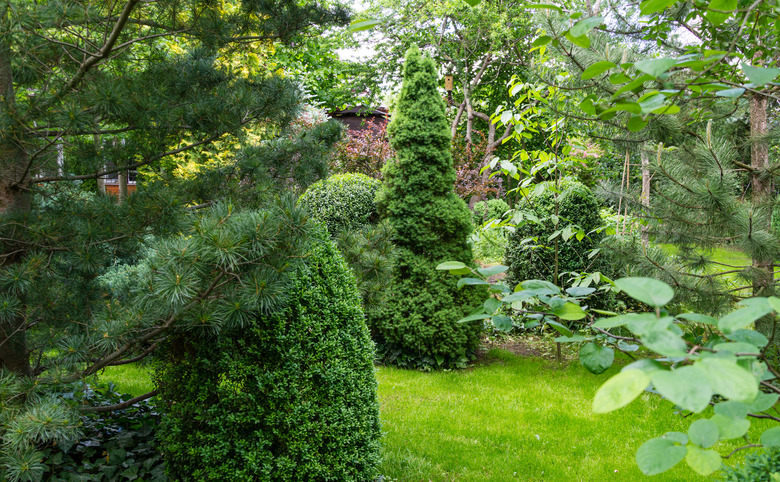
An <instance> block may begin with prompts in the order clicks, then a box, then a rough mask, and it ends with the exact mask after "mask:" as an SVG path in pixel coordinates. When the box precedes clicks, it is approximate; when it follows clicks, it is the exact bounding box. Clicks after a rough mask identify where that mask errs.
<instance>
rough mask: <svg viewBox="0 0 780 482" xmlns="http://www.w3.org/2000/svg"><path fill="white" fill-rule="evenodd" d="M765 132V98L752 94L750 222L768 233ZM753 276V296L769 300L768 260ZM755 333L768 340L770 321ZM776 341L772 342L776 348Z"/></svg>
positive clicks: (756, 263)
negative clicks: (752, 213)
mask: <svg viewBox="0 0 780 482" xmlns="http://www.w3.org/2000/svg"><path fill="white" fill-rule="evenodd" d="M768 130H769V124H768V121H767V100H766V97H764V96H762V95H759V94H753V96H752V97H751V98H750V137H751V141H752V146H751V151H750V161H751V163H750V165H751V167H752V168H753V170H752V172H751V174H750V185H751V188H752V202H753V206H755V207H756V208H757V211H758V212H759V214H758V215H757V216H756V217H755V218H754V224H753V229H754V230H761V231H770V229H771V226H770V221H769V219H770V217H769V216H765V215H763V214H762V213H761V211H763V209H762V208H763V207H765V206H766V205H768V204H769V203H770V201H771V197H772V180H771V177H770V176H769V175H768V169H769V147H768V145H767V142H766V139H765V136H766V134H767V132H768ZM753 268H755V275H754V277H753V295H754V296H770V295H772V294H774V280H773V275H774V269H773V260H771V259H757V258H754V259H753ZM756 330H757V331H759V332H761V333H762V334H764V335H765V336H767V337H771V336H772V333H773V331H774V318H773V317H764V318H762V319H760V320H758V321H757V322H756ZM777 342H778V340H775V344H777Z"/></svg>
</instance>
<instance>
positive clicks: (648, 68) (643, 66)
mask: <svg viewBox="0 0 780 482" xmlns="http://www.w3.org/2000/svg"><path fill="white" fill-rule="evenodd" d="M676 64H677V60H676V59H665V58H664V59H648V60H640V61H639V62H635V63H634V67H636V69H637V70H639V71H642V72H644V73H646V74H647V75H651V76H653V77H658V76H659V75H661V74H663V73H664V72H666V71H667V70H669V69H671V68H672V67H674V66H675V65H676Z"/></svg>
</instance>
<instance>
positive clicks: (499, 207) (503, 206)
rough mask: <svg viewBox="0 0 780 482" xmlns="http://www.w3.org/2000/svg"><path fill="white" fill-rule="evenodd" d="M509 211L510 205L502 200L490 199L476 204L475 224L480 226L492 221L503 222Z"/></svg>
mask: <svg viewBox="0 0 780 482" xmlns="http://www.w3.org/2000/svg"><path fill="white" fill-rule="evenodd" d="M507 211H509V204H507V203H506V202H505V201H503V200H502V199H489V200H487V201H479V202H478V203H476V204H474V216H473V218H474V224H476V225H480V224H483V223H486V222H488V221H490V220H491V219H498V220H501V219H502V218H503V217H504V215H505V214H506V213H507Z"/></svg>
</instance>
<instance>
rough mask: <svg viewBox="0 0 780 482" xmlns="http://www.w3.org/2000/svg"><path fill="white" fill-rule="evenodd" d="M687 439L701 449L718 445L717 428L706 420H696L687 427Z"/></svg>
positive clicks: (713, 423)
mask: <svg viewBox="0 0 780 482" xmlns="http://www.w3.org/2000/svg"><path fill="white" fill-rule="evenodd" d="M688 437H690V439H691V442H692V443H695V444H696V445H698V446H699V447H701V448H703V449H708V448H710V447H712V446H713V445H715V444H716V443H718V440H719V438H718V426H717V425H715V422H713V421H712V420H708V419H706V418H702V419H699V420H696V421H695V422H693V423H692V424H691V426H690V427H688Z"/></svg>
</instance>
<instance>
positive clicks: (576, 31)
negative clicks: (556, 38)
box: [569, 17, 604, 37]
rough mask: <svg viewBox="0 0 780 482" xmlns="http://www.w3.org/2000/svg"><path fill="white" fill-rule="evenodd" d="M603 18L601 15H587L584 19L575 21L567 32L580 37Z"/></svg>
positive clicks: (600, 22) (599, 23)
mask: <svg viewBox="0 0 780 482" xmlns="http://www.w3.org/2000/svg"><path fill="white" fill-rule="evenodd" d="M603 22H604V19H603V18H601V17H588V18H586V19H584V20H580V21H579V22H577V23H576V24H575V25H574V26H573V27H572V28H571V29H570V30H569V33H570V34H571V35H572V36H574V37H582V36H585V35H587V34H588V32H590V31H591V30H593V28H594V27H596V26H598V25H601V24H602V23H603Z"/></svg>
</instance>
